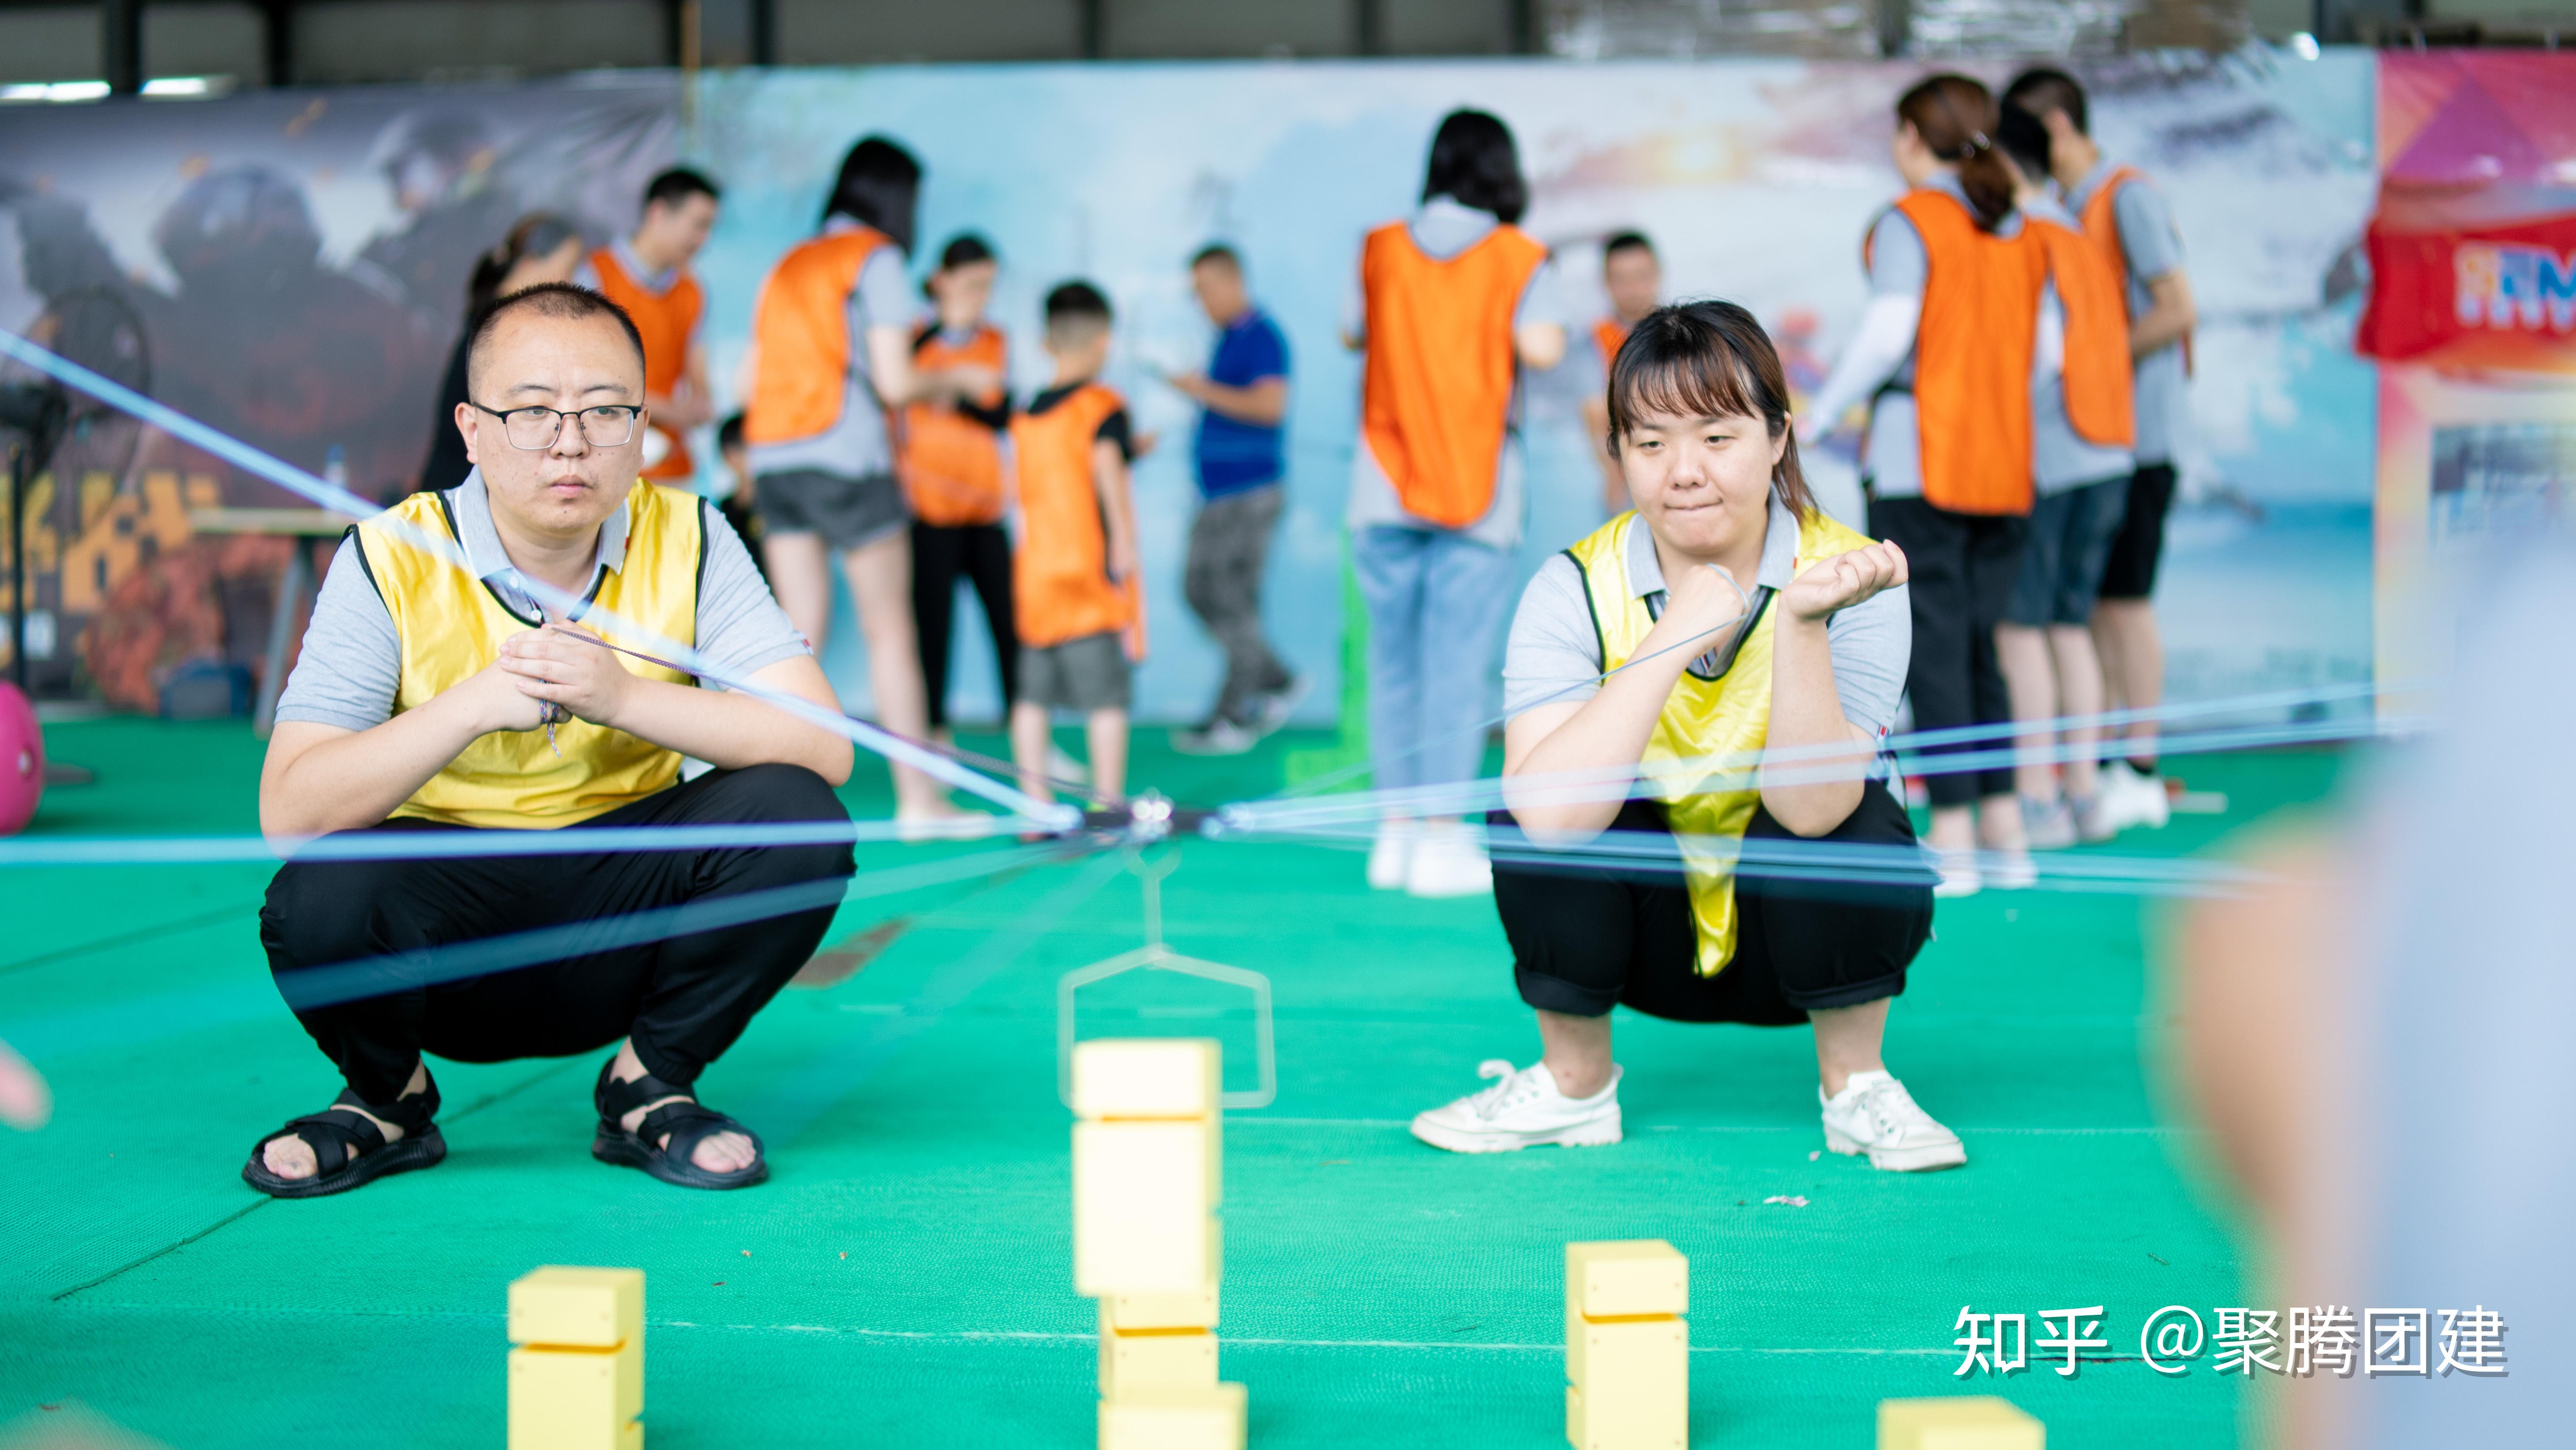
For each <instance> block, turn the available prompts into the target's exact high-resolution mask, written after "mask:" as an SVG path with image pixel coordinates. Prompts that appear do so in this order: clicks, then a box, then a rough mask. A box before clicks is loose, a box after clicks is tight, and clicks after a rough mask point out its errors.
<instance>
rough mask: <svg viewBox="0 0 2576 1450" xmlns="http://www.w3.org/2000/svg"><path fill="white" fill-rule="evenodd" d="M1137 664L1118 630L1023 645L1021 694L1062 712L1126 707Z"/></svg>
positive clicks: (1022, 696)
mask: <svg viewBox="0 0 2576 1450" xmlns="http://www.w3.org/2000/svg"><path fill="white" fill-rule="evenodd" d="M1134 673H1135V670H1134V667H1133V666H1131V665H1129V664H1128V663H1127V648H1126V646H1125V645H1123V644H1121V643H1119V639H1118V635H1117V633H1116V632H1115V631H1111V632H1109V633H1105V634H1086V635H1084V636H1082V637H1081V638H1080V639H1069V640H1066V641H1065V642H1064V643H1062V644H1050V645H1033V644H1024V645H1022V646H1020V698H1021V699H1023V700H1026V701H1028V702H1030V703H1031V704H1035V705H1045V706H1047V707H1049V708H1051V709H1058V710H1082V711H1086V712H1088V711H1092V710H1124V709H1126V708H1127V702H1128V699H1129V698H1130V694H1131V690H1130V681H1131V679H1132V678H1133V676H1134Z"/></svg>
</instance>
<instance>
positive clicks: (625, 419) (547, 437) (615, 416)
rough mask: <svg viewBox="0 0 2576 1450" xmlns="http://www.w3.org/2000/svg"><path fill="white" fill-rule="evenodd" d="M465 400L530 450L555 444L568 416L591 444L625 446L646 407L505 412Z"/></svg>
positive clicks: (622, 405)
mask: <svg viewBox="0 0 2576 1450" xmlns="http://www.w3.org/2000/svg"><path fill="white" fill-rule="evenodd" d="M465 403H466V406H468V407H470V408H473V409H475V410H476V411H478V412H484V413H489V414H491V415H492V416H493V417H495V418H498V419H500V420H501V431H502V432H503V433H504V434H506V435H508V437H509V440H510V446H511V447H513V448H526V449H531V450H533V449H539V448H552V447H554V446H555V440H556V439H558V438H560V437H562V436H563V420H564V419H566V418H579V419H580V420H581V436H582V439H583V441H584V442H587V443H588V444H589V445H590V446H591V447H593V448H619V447H623V446H624V445H625V443H626V440H627V439H629V438H632V437H634V436H635V418H636V415H637V414H640V413H642V412H643V411H644V410H643V409H641V408H638V407H636V406H635V405H633V404H631V403H604V404H602V405H600V406H599V407H596V408H575V409H572V410H571V411H569V412H567V411H566V410H564V409H561V408H540V407H537V406H535V405H533V404H531V405H529V406H528V407H525V408H511V409H509V410H507V411H506V412H505V411H503V410H502V409H499V408H486V407H484V406H483V405H482V404H481V403H477V402H475V401H474V400H473V399H472V398H468V399H466V400H465Z"/></svg>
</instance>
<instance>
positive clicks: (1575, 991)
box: [1491, 782, 1934, 1027]
mask: <svg viewBox="0 0 2576 1450" xmlns="http://www.w3.org/2000/svg"><path fill="white" fill-rule="evenodd" d="M1491 820H1492V822H1493V824H1495V825H1497V826H1504V825H1508V824H1510V821H1511V818H1510V816H1509V815H1507V814H1506V813H1504V812H1501V811H1496V812H1494V813H1493V816H1492V817H1491ZM1611 829H1612V830H1616V831H1638V832H1659V831H1668V827H1667V826H1666V825H1665V823H1664V813H1663V808H1662V807H1661V806H1660V805H1658V804H1656V803H1654V802H1650V801H1637V800H1632V801H1630V802H1628V803H1627V805H1625V806H1623V807H1621V808H1620V811H1619V819H1618V820H1617V821H1616V822H1615V823H1613V824H1612V826H1611ZM1744 837H1745V839H1746V840H1747V841H1757V840H1772V841H1778V840H1796V839H1798V838H1797V837H1795V836H1793V835H1791V834H1790V832H1789V831H1788V829H1787V828H1785V827H1783V826H1782V825H1781V824H1780V823H1779V822H1777V821H1775V820H1773V819H1772V818H1771V813H1770V812H1769V811H1767V810H1763V809H1760V808H1758V807H1757V808H1756V809H1755V811H1754V813H1753V822H1752V824H1751V825H1750V826H1748V827H1747V828H1746V829H1745V832H1744ZM1818 839H1819V840H1821V841H1827V842H1833V843H1837V844H1843V845H1872V846H1898V847H1911V846H1913V845H1914V827H1913V825H1912V823H1911V822H1909V821H1908V820H1907V819H1906V815H1905V807H1904V806H1902V805H1900V804H1898V803H1897V800H1896V797H1894V796H1893V795H1890V794H1889V793H1888V791H1887V789H1886V787H1885V786H1883V785H1881V784H1878V783H1876V782H1873V783H1871V784H1870V785H1869V786H1868V787H1867V788H1865V789H1864V790H1862V792H1861V797H1860V804H1859V805H1858V806H1856V807H1854V808H1853V810H1852V813H1851V816H1850V818H1849V819H1847V820H1845V821H1844V822H1843V823H1842V825H1841V826H1839V827H1837V828H1836V829H1835V830H1834V831H1833V832H1832V833H1831V834H1829V835H1826V836H1823V837H1820V838H1818ZM1498 845H1499V843H1498ZM1678 859H1679V858H1678V856H1676V857H1675V858H1674V860H1675V862H1676V863H1678ZM1933 880H1934V877H1933V873H1932V871H1931V869H1930V867H1929V865H1928V864H1926V866H1925V867H1924V869H1923V871H1922V874H1921V876H1920V878H1919V879H1917V878H1915V877H1913V876H1911V875H1910V874H1909V875H1908V876H1906V877H1905V878H1903V879H1900V880H1896V881H1887V880H1880V881H1873V882H1858V881H1815V880H1795V879H1789V878H1785V877H1781V876H1761V875H1739V876H1737V877H1736V878H1735V905H1736V928H1735V956H1734V958H1733V959H1732V960H1730V961H1729V962H1728V963H1727V964H1726V966H1725V968H1724V969H1723V970H1721V971H1719V972H1718V974H1717V975H1716V976H1713V977H1703V976H1701V975H1700V974H1699V970H1698V961H1699V933H1698V928H1697V927H1696V926H1695V925H1694V924H1693V923H1692V920H1691V911H1690V893H1689V892H1688V890H1687V889H1685V888H1684V886H1683V885H1682V881H1681V877H1680V874H1679V872H1678V871H1677V870H1676V869H1673V868H1672V867H1665V868H1663V869H1661V870H1641V869H1639V868H1637V867H1634V866H1628V867H1605V866H1601V865H1596V864H1594V862H1593V859H1592V858H1586V857H1579V856H1569V857H1567V858H1566V860H1565V861H1564V862H1563V863H1562V864H1560V863H1558V862H1555V861H1549V862H1545V863H1543V864H1528V863H1525V862H1510V861H1506V860H1504V859H1500V858H1498V859H1496V860H1495V862H1494V907H1495V909H1496V911H1498V912H1499V913H1500V914H1501V916H1502V919H1503V934H1504V935H1505V936H1506V937H1508V938H1509V939H1510V940H1511V944H1512V975H1513V977H1514V979H1515V980H1516V982H1517V983H1518V984H1519V987H1520V993H1521V1000H1522V1001H1524V1002H1527V1003H1528V1004H1529V1005H1531V1006H1532V1007H1536V1008H1538V1009H1540V1010H1542V1011H1547V1012H1563V1013H1567V1014H1569V1015H1573V1016H1580V1017H1598V1016H1601V1015H1603V1014H1604V1013H1607V1012H1608V1011H1609V1010H1610V1008H1611V1006H1612V1004H1614V1003H1621V1002H1624V1003H1626V1004H1627V1005H1628V1006H1630V1007H1632V1008H1634V1009H1636V1010H1637V1011H1639V1012H1643V1013H1645V1014H1646V1015H1647V1016H1649V1017H1664V1018H1669V1019H1671V1020H1673V1021H1676V1022H1742V1023H1747V1024H1751V1025H1754V1026H1762V1027H1787V1026H1793V1025H1795V1024H1798V1023H1801V1022H1805V1021H1806V1020H1807V1014H1808V1013H1809V1012H1811V1011H1815V1010H1818V1009H1824V1008H1833V1007H1856V1006H1859V1005H1861V1004H1862V1003H1864V1002H1874V1001H1877V1000H1878V999H1879V998H1881V997H1893V996H1896V995H1897V994H1899V993H1901V992H1903V991H1904V990H1905V970H1906V968H1907V967H1909V966H1911V965H1912V964H1913V961H1914V957H1915V954H1916V953H1918V952H1920V951H1921V950H1923V943H1924V942H1926V941H1928V940H1930V938H1931V935H1932V883H1933Z"/></svg>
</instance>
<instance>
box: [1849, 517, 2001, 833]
mask: <svg viewBox="0 0 2576 1450" xmlns="http://www.w3.org/2000/svg"><path fill="white" fill-rule="evenodd" d="M1869 531H1870V533H1871V534H1872V535H1874V536H1876V537H1878V538H1882V539H1886V540H1888V541H1889V542H1891V543H1893V544H1895V545H1896V546H1897V547H1898V548H1900V549H1903V550H1904V551H1905V565H1906V571H1907V584H1906V593H1907V594H1908V595H1909V596H1910V597H1911V598H1912V599H1913V601H1914V658H1913V661H1912V662H1911V663H1910V664H1909V665H1907V667H1906V670H1905V693H1906V695H1907V697H1908V698H1910V699H1911V700H1913V702H1914V728H1915V729H1917V730H1949V729H1955V728H1957V727H1959V726H1962V725H2003V724H2008V723H2010V722H2011V720H2012V717H2013V713H2012V696H2011V694H2010V692H2008V691H2007V690H2006V689H2005V688H2004V672H2003V666H2002V665H2001V664H1999V663H1997V662H1996V660H1995V626H1996V625H1998V624H2001V623H2003V621H2004V616H2005V613H2006V612H2007V611H2008V610H2009V609H2010V607H2011V605H2012V592H2013V582H2014V581H2015V580H2016V579H2018V578H2020V577H2021V551H2022V543H2023V541H2024V540H2025V539H2026V538H2027V537H2028V536H2029V533H2030V520H2029V519H2027V518H2024V517H2018V516H2014V517H2002V518H1998V517H1993V516H1990V515H1985V514H1954V513H1952V512H1950V511H1949V510H1948V509H1941V508H1934V507H1933V506H1932V505H1930V504H1928V503H1926V502H1924V501H1923V500H1921V499H1919V498H1873V499H1871V500H1870V501H1869ZM2011 745H2012V740H2011V739H2010V737H2008V736H2002V735H1998V736H1996V737H1994V738H1992V739H1988V740H1976V741H1968V742H1963V743H1960V744H1955V745H1940V746H1933V747H1930V748H1928V749H1926V750H1925V751H1924V752H1923V753H1924V754H1926V755H1946V754H1952V753H1955V752H1958V751H1964V750H2002V749H2009V748H2010V747H2011ZM1925 784H1926V786H1927V788H1928V789H1929V790H1930V791H1931V793H1932V804H1934V805H1936V806H1964V805H1967V804H1969V803H1971V802H1973V801H1975V800H1977V799H1978V798H1979V797H1981V796H1996V795H2010V794H2012V792H2013V773H2012V767H2011V766H2009V765H1999V766H1993V767H1989V768H1988V769H1985V770H1977V771H1953V772H1949V773H1946V774H1935V775H1931V776H1928V777H1926V779H1925Z"/></svg>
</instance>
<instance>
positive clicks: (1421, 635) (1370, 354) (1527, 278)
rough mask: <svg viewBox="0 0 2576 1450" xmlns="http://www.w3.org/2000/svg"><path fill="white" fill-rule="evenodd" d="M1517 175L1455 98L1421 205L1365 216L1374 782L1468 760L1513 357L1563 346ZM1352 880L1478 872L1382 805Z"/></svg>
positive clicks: (1442, 831) (1363, 519)
mask: <svg viewBox="0 0 2576 1450" xmlns="http://www.w3.org/2000/svg"><path fill="white" fill-rule="evenodd" d="M1528 207H1529V183H1528V182H1527V181H1525V180H1523V179H1522V176H1521V167H1520V154H1519V151H1518V149H1517V148H1516V147H1515V146H1514V144H1513V142H1512V133H1511V131H1510V129H1509V128H1507V127H1505V126H1504V125H1503V123H1502V122H1501V121H1499V120H1497V119H1495V118H1494V117H1492V116H1490V115H1487V114H1486V113H1484V112H1482V111H1453V112H1451V113H1450V114H1449V115H1448V116H1447V117H1446V118H1444V119H1443V120H1442V121H1441V122H1440V129H1439V131H1438V132H1437V133H1436V134H1435V135H1434V136H1433V137H1432V140H1431V163H1430V167H1429V170H1428V175H1427V176H1426V177H1425V179H1424V181H1423V185H1422V205H1421V209H1420V210H1418V211H1416V212H1415V213H1414V214H1413V215H1412V216H1410V217H1406V218H1404V219H1402V220H1398V221H1392V222H1388V223H1387V224H1385V225H1384V226H1381V227H1378V228H1377V229H1376V230H1374V231H1371V232H1370V233H1369V234H1368V238H1367V240H1366V241H1365V242H1364V243H1363V244H1362V246H1361V249H1360V267H1359V281H1360V286H1359V292H1358V295H1357V296H1356V297H1355V298H1354V299H1353V306H1352V307H1351V309H1350V312H1349V315H1348V316H1346V317H1345V319H1344V325H1343V329H1342V341H1343V342H1344V344H1345V345H1347V346H1349V347H1350V348H1352V349H1354V350H1357V351H1360V352H1361V353H1362V354H1363V361H1362V365H1361V378H1362V384H1361V402H1360V437H1359V443H1358V446H1357V448H1356V449H1354V450H1353V452H1354V456H1353V458H1352V462H1351V488H1350V504H1349V507H1348V510H1347V513H1346V515H1345V518H1346V521H1347V522H1348V524H1349V526H1350V530H1351V565H1352V569H1353V572H1354V573H1355V574H1356V575H1357V577H1358V582H1359V590H1360V597H1361V599H1362V601H1363V602H1364V604H1365V605H1366V607H1367V610H1368V629H1369V643H1368V688H1369V701H1368V712H1369V713H1368V730H1369V759H1370V764H1371V768H1372V770H1373V771H1374V773H1375V777H1376V782H1377V786H1378V788H1379V789H1380V790H1404V789H1407V788H1411V787H1418V786H1430V785H1445V784H1449V783H1452V782H1456V781H1464V780H1471V779H1474V778H1475V776H1476V774H1477V771H1478V768H1479V767H1480V766H1481V765H1482V763H1483V760H1484V754H1485V738H1484V731H1483V730H1482V729H1481V728H1480V725H1479V722H1481V721H1482V720H1483V719H1484V718H1485V715H1486V693H1487V689H1488V687H1489V685H1490V683H1491V680H1490V673H1491V672H1490V671H1489V670H1488V668H1487V666H1488V665H1489V664H1490V663H1491V661H1492V659H1493V654H1494V648H1495V637H1496V635H1497V634H1498V633H1499V632H1500V631H1501V627H1502V622H1503V615H1504V613H1505V611H1506V610H1507V609H1508V607H1509V605H1510V600H1511V578H1512V553H1513V550H1515V549H1516V548H1518V547H1519V545H1520V540H1521V527H1522V523H1523V520H1524V518H1525V515H1526V513H1527V496H1526V492H1527V491H1526V486H1525V483H1524V480H1523V477H1522V473H1523V465H1522V458H1521V450H1520V448H1519V447H1518V446H1517V445H1518V443H1519V418H1520V370H1521V369H1522V368H1524V367H1527V368H1537V369H1546V368H1552V367H1555V366H1556V365H1557V363H1558V362H1560V361H1561V360H1563V358H1564V357H1565V315H1564V309H1563V307H1562V306H1561V304H1560V303H1559V301H1558V297H1557V287H1556V280H1555V274H1554V269H1553V268H1552V267H1551V266H1550V265H1549V262H1548V253H1547V247H1546V245H1545V244H1544V243H1542V242H1540V241H1539V240H1538V239H1537V238H1536V237H1533V236H1531V235H1530V234H1529V233H1527V232H1525V231H1522V230H1521V229H1520V227H1519V226H1518V225H1517V223H1518V222H1519V221H1520V217H1521V213H1522V212H1524V211H1526V210H1527V209H1528ZM1368 881H1369V884H1370V885H1371V886H1373V887H1376V888H1378V889H1380V890H1395V889H1402V890H1404V891H1408V892H1411V893H1412V894H1414V895H1417V896H1473V895H1480V894H1482V893H1484V892H1486V891H1489V890H1491V889H1492V887H1493V869H1492V867H1491V865H1490V863H1489V862H1488V860H1487V857H1486V854H1485V847H1484V843H1483V841H1482V840H1481V838H1480V837H1479V836H1478V835H1477V834H1476V833H1475V832H1474V831H1473V830H1472V829H1471V828H1470V827H1469V826H1468V824H1467V823H1466V822H1465V821H1463V820H1460V819H1458V818H1456V817H1454V816H1435V817H1433V818H1431V819H1423V818H1422V817H1421V816H1420V815H1419V814H1418V813H1417V812H1416V811H1414V810H1407V809H1403V808H1400V807H1399V808H1396V809H1392V810H1390V811H1389V812H1388V813H1387V814H1386V816H1385V817H1384V818H1383V819H1382V820H1381V821H1380V822H1379V825H1378V830H1377V839H1376V841H1375V843H1374V844H1373V845H1372V846H1371V847H1370V850H1369V858H1368Z"/></svg>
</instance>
